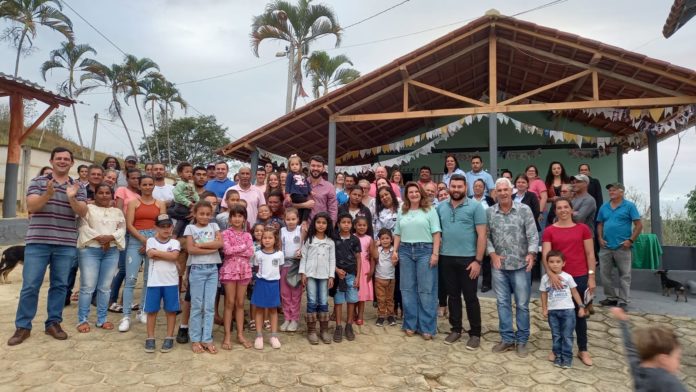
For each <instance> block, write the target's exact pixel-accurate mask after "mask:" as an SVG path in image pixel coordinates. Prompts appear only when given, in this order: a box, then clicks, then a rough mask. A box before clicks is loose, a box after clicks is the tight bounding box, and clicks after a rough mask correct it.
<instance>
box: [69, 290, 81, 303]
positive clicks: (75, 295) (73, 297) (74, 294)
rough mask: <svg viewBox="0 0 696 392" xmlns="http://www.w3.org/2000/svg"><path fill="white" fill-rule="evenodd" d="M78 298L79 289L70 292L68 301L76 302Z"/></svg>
mask: <svg viewBox="0 0 696 392" xmlns="http://www.w3.org/2000/svg"><path fill="white" fill-rule="evenodd" d="M79 299H80V292H79V291H78V292H74V293H72V295H71V296H70V301H72V302H76V301H77V300H79Z"/></svg>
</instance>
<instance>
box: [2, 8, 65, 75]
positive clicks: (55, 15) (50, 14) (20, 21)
mask: <svg viewBox="0 0 696 392" xmlns="http://www.w3.org/2000/svg"><path fill="white" fill-rule="evenodd" d="M62 10H63V5H62V4H61V3H60V1H59V0H3V1H2V4H0V16H1V17H3V18H5V19H8V20H11V21H13V22H15V23H16V24H17V25H16V26H14V27H11V28H10V30H9V35H10V36H11V37H12V39H13V40H14V44H15V46H17V59H16V60H15V71H14V76H15V77H17V74H18V73H19V58H20V57H21V54H22V51H24V52H28V51H29V50H30V49H31V47H32V45H33V44H34V39H35V38H36V31H37V27H38V26H46V27H48V28H50V29H51V30H54V31H57V32H59V33H61V34H63V35H64V36H65V38H67V39H68V41H70V42H73V38H74V34H73V29H72V21H71V20H70V18H68V17H67V16H66V15H65V14H64V13H63V12H61V11H62ZM25 43H26V45H27V47H25V46H24V45H25Z"/></svg>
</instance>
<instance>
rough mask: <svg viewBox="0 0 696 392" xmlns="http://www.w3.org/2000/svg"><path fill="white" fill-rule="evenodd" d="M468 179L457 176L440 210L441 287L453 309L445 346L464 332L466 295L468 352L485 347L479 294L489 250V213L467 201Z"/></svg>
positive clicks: (450, 184) (452, 178) (476, 204)
mask: <svg viewBox="0 0 696 392" xmlns="http://www.w3.org/2000/svg"><path fill="white" fill-rule="evenodd" d="M466 189H467V187H466V177H464V176H462V175H461V174H453V175H452V177H450V181H449V194H450V197H449V199H447V200H444V201H442V202H441V203H440V204H439V205H438V206H437V213H438V215H439V216H440V227H441V228H442V243H441V245H440V262H439V268H440V276H441V277H442V279H440V284H444V285H445V292H446V293H447V297H448V301H447V304H448V306H449V322H450V326H451V332H450V334H449V335H448V336H447V337H446V338H445V344H452V343H454V342H456V341H457V340H459V339H460V338H461V336H462V332H463V331H464V329H463V328H462V295H464V302H465V303H466V317H467V319H469V325H470V326H471V329H470V330H469V340H468V341H467V342H466V348H467V349H468V350H475V349H477V348H478V347H479V346H480V344H481V306H480V304H479V300H478V297H477V295H476V291H477V289H478V287H477V286H478V276H479V272H480V271H481V261H482V260H483V255H484V252H485V250H486V211H485V210H484V209H483V206H482V205H481V204H479V203H478V202H476V201H474V200H469V199H468V198H467V197H466Z"/></svg>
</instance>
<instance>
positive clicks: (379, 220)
mask: <svg viewBox="0 0 696 392" xmlns="http://www.w3.org/2000/svg"><path fill="white" fill-rule="evenodd" d="M400 207H401V199H399V198H398V197H396V194H395V193H394V190H393V189H392V187H391V186H389V185H387V186H381V187H378V188H377V197H376V203H375V211H374V213H373V214H372V228H373V229H374V232H375V240H379V238H377V233H379V231H380V230H382V229H387V230H389V231H391V232H392V234H394V227H395V226H396V220H397V218H398V216H399V208H400ZM395 272H396V273H395V276H394V281H395V282H394V283H395V287H399V280H400V275H401V274H400V273H399V269H398V268H397V269H396V271H395ZM394 313H395V314H396V316H397V317H398V318H399V319H401V318H402V317H403V307H402V305H401V291H400V290H394Z"/></svg>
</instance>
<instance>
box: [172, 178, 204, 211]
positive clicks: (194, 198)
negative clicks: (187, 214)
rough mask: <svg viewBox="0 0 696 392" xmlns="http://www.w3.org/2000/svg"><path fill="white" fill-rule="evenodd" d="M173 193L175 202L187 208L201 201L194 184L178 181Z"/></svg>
mask: <svg viewBox="0 0 696 392" xmlns="http://www.w3.org/2000/svg"><path fill="white" fill-rule="evenodd" d="M172 193H174V201H175V202H176V203H179V204H183V205H185V206H186V207H191V205H192V204H196V203H198V200H199V199H200V197H199V196H198V193H196V188H194V187H193V184H192V183H189V182H186V181H183V180H179V181H177V183H176V186H175V187H174V190H173V191H172Z"/></svg>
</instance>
